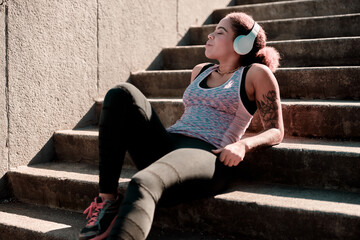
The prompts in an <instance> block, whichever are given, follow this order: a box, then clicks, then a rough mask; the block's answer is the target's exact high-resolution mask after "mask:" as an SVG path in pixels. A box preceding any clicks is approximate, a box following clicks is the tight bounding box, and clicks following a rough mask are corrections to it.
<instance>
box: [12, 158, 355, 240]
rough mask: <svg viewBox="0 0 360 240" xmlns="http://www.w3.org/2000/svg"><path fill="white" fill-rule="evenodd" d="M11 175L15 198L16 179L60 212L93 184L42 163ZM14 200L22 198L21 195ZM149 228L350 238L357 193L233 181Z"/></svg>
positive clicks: (161, 214)
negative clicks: (84, 183)
mask: <svg viewBox="0 0 360 240" xmlns="http://www.w3.org/2000/svg"><path fill="white" fill-rule="evenodd" d="M77 166H80V165H77ZM74 172H76V173H74ZM13 173H14V174H15V173H16V174H17V175H18V176H17V177H16V179H17V181H18V182H14V183H13V184H15V185H19V186H18V187H16V190H15V192H16V194H17V193H20V194H22V193H21V191H23V192H24V191H28V190H27V189H23V188H24V186H22V187H21V181H20V180H19V179H23V181H27V182H29V184H28V188H29V189H30V190H32V191H30V190H29V192H28V193H27V195H26V196H27V198H26V199H25V200H26V201H28V202H32V201H34V202H36V203H39V202H41V203H42V204H45V205H48V204H50V205H52V204H53V203H55V204H56V205H55V206H56V207H62V208H66V209H73V208H74V206H76V202H75V201H76V200H77V199H78V197H77V195H84V196H86V195H87V194H89V193H90V191H89V189H90V186H96V185H97V183H96V181H95V180H90V179H91V178H93V177H90V176H88V175H89V173H90V170H89V169H88V168H86V167H84V166H82V167H74V166H72V165H70V164H66V165H64V164H47V165H44V166H38V169H33V168H29V167H21V168H19V169H18V170H14V172H13ZM13 173H11V174H13ZM124 180H125V179H124ZM85 181H86V182H87V183H88V185H89V186H87V187H85V186H83V187H82V188H79V189H77V194H75V193H72V194H64V193H66V192H65V191H64V189H63V187H61V186H62V185H65V184H66V183H69V185H70V186H71V188H69V190H68V191H69V192H71V191H72V189H73V188H74V186H75V185H76V183H77V182H85ZM70 183H71V184H70ZM124 184H125V185H126V183H124ZM120 186H122V185H121V183H120ZM50 187H51V188H50ZM123 187H125V186H123ZM19 189H21V191H20V192H19ZM58 189H62V191H60V192H58V193H57V194H56V195H57V199H56V200H55V201H49V198H48V196H52V195H53V193H54V192H57V191H58ZM42 192H45V193H47V194H46V195H44V197H42V196H41V194H39V193H42ZM93 192H94V194H96V192H95V191H93ZM31 193H32V194H31ZM90 194H91V193H90ZM74 196H76V197H75V198H74ZM18 197H19V198H20V199H22V196H18ZM45 197H47V199H46V198H45ZM69 199H71V200H70V201H69ZM44 200H45V201H44ZM67 201H68V203H67ZM71 204H73V205H71ZM53 206H54V205H53ZM60 223H61V222H60ZM154 225H155V226H159V225H160V226H163V227H165V228H166V227H177V228H179V229H193V228H194V227H193V226H194V225H196V226H197V227H198V228H199V229H201V230H202V231H205V232H209V233H211V232H222V233H224V234H225V235H226V236H229V237H230V236H233V237H234V236H239V235H240V236H241V235H248V236H253V237H261V236H266V239H296V238H300V236H302V237H303V238H302V239H318V238H319V237H322V238H324V239H326V238H327V237H331V236H332V237H334V236H336V237H337V238H339V239H356V236H358V235H357V234H359V226H360V197H359V193H349V192H342V191H333V190H332V191H330V190H313V189H303V188H293V187H288V186H277V185H269V184H259V183H246V182H234V184H233V186H232V187H230V188H229V189H228V190H227V191H226V192H225V193H223V194H219V195H216V196H215V197H213V198H206V199H199V200H195V201H191V202H188V203H184V204H180V205H178V206H176V207H170V208H169V207H167V208H161V207H160V208H157V212H156V216H155V222H154ZM239 226H241V227H239ZM279 232H280V233H281V234H280V235H278V233H279Z"/></svg>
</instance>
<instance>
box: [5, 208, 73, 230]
mask: <svg viewBox="0 0 360 240" xmlns="http://www.w3.org/2000/svg"><path fill="white" fill-rule="evenodd" d="M11 219H13V220H11ZM9 222H12V223H17V224H18V225H20V226H17V227H21V228H23V229H27V230H33V231H36V232H41V233H47V232H50V231H56V230H61V229H69V228H71V227H72V226H70V225H67V224H62V223H57V222H51V221H46V220H42V219H37V218H32V217H28V216H22V215H19V214H14V213H6V212H2V211H0V224H5V225H8V223H9ZM34 222H36V224H34Z"/></svg>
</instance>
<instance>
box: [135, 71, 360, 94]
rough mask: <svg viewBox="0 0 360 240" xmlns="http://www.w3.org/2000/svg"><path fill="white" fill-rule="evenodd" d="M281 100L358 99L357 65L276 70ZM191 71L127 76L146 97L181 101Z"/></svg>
mask: <svg viewBox="0 0 360 240" xmlns="http://www.w3.org/2000/svg"><path fill="white" fill-rule="evenodd" d="M275 76H276V78H277V80H278V83H279V86H280V94H281V97H282V98H291V99H298V98H302V99H333V100H345V99H360V84H358V80H359V79H358V76H360V67H359V66H350V67H349V66H343V67H341V66H338V67H306V68H279V69H278V71H277V72H276V73H275ZM190 77H191V70H163V71H142V72H136V73H132V74H131V83H132V84H134V85H135V86H136V87H137V88H139V89H140V91H141V92H142V93H143V94H144V95H145V96H146V97H148V98H182V96H183V94H184V91H185V89H186V88H187V86H188V85H189V84H190Z"/></svg>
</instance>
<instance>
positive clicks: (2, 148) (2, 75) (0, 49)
mask: <svg viewBox="0 0 360 240" xmlns="http://www.w3.org/2000/svg"><path fill="white" fill-rule="evenodd" d="M5 44H6V39H5V5H0V86H1V87H0V91H1V93H0V196H1V195H3V194H4V192H5V190H4V188H3V186H4V185H5V182H4V178H3V175H4V174H5V172H6V171H7V170H8V148H7V145H6V141H7V131H8V121H7V110H6V106H7V104H6V99H7V97H6V94H7V93H6V89H5V88H6V87H5V86H6V64H5V63H6V61H5V55H6V53H5V49H6V47H5Z"/></svg>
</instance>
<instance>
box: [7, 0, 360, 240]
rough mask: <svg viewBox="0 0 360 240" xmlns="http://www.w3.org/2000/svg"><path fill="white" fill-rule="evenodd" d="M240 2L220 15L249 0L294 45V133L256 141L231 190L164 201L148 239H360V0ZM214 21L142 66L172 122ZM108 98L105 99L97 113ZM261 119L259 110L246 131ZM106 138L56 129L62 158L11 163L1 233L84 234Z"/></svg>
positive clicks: (287, 97) (288, 65) (276, 39)
mask: <svg viewBox="0 0 360 240" xmlns="http://www.w3.org/2000/svg"><path fill="white" fill-rule="evenodd" d="M235 3H237V4H238V5H239V6H233V7H228V8H224V9H218V10H215V11H214V13H213V14H212V19H213V23H214V24H215V23H217V21H219V19H221V18H222V17H223V16H224V15H225V14H227V13H229V12H232V11H245V12H247V13H249V14H251V15H252V16H253V17H254V18H255V20H257V21H258V22H259V23H260V24H261V25H262V26H263V27H264V28H265V30H266V32H268V40H269V42H268V45H269V46H274V47H276V48H277V49H278V50H279V51H280V53H281V56H282V60H281V68H280V69H279V70H278V71H277V72H276V77H277V79H278V82H279V86H280V91H281V97H282V107H283V113H284V123H285V128H286V137H285V139H284V141H283V142H282V143H281V144H279V145H278V146H274V147H272V148H268V149H264V150H259V151H256V152H253V153H249V154H248V155H247V156H246V160H245V161H244V162H242V163H241V166H239V167H238V168H237V170H238V171H239V174H238V175H239V179H237V180H236V181H235V182H234V184H233V186H231V187H230V189H228V191H227V192H225V193H224V194H220V195H217V196H215V197H213V198H207V199H201V200H195V201H191V202H187V203H183V204H180V205H178V206H174V207H166V208H165V207H159V208H158V209H157V211H156V216H155V220H154V228H153V230H152V232H151V234H150V236H149V238H148V239H160V240H161V239H175V240H177V239H179V240H180V239H190V240H198V239H209V240H212V239H214V240H215V239H239V240H241V239H358V237H359V236H360V174H359V173H360V130H359V129H360V116H359V114H360V111H359V110H360V100H359V99H360V84H358V76H360V74H359V73H360V56H359V53H360V51H359V50H360V30H359V29H360V21H359V18H360V2H359V1H357V0H345V1H335V0H317V1H315V0H292V1H276V0H238V1H235ZM244 4H245V5H244ZM214 24H210V25H205V26H201V27H193V28H190V29H189V39H190V42H189V44H188V45H187V46H177V47H173V48H165V49H164V50H163V51H162V53H161V57H162V61H163V63H164V64H163V67H162V68H161V69H158V70H150V71H141V72H135V73H132V75H131V82H132V83H133V84H134V85H136V86H137V87H138V88H139V89H140V90H141V91H142V92H143V93H144V94H145V96H147V97H148V98H149V99H150V101H151V103H152V105H153V106H154V108H155V111H156V112H157V113H158V115H159V116H160V119H161V121H162V122H163V123H164V125H165V126H170V125H171V124H173V123H174V122H175V121H176V120H177V119H179V117H180V116H181V114H182V113H183V110H184V109H183V103H182V99H181V98H182V94H183V92H184V90H185V88H186V87H187V85H188V84H189V80H190V74H191V69H192V67H193V66H194V65H195V64H197V63H200V62H207V61H209V60H208V59H206V58H205V57H204V46H202V44H204V42H205V41H206V38H207V37H206V36H207V34H208V33H209V32H211V31H212V30H213V29H214V27H215V25H214ZM101 106H102V99H98V100H97V101H96V102H95V107H96V109H97V116H99V114H100V110H101ZM261 130H262V129H261V124H260V122H259V118H258V116H255V117H254V120H253V122H252V124H251V127H250V128H249V130H248V132H247V133H246V135H245V137H248V136H252V135H253V134H255V132H258V131H261ZM97 138H98V129H97V126H89V127H87V128H83V129H73V130H61V131H56V132H55V133H54V137H53V140H54V144H55V151H56V159H54V161H53V162H49V163H44V164H37V165H33V166H22V167H19V168H17V169H14V170H12V171H10V172H9V173H8V174H7V175H8V178H9V181H10V183H11V186H12V189H13V193H14V196H15V198H16V199H17V201H15V202H10V203H3V204H0V239H35V238H36V239H74V238H76V236H77V234H78V231H79V229H80V228H82V226H83V224H84V222H85V219H84V216H82V215H81V213H80V212H81V211H83V210H84V209H85V208H86V207H87V206H88V205H89V203H90V202H91V201H92V199H93V198H94V197H95V196H96V195H97V193H98V167H97V164H98V146H97V144H98V139H97ZM123 168H124V169H123V172H122V175H121V178H120V180H119V189H120V191H122V192H123V191H125V189H126V186H127V184H128V182H129V180H130V178H131V176H132V175H133V174H134V173H135V172H136V170H135V168H134V166H133V164H132V162H131V157H130V156H129V155H127V156H126V158H125V165H124V167H123ZM39 226H40V227H39ZM194 226H196V227H194ZM9 236H11V238H9Z"/></svg>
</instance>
